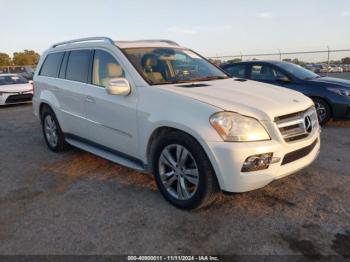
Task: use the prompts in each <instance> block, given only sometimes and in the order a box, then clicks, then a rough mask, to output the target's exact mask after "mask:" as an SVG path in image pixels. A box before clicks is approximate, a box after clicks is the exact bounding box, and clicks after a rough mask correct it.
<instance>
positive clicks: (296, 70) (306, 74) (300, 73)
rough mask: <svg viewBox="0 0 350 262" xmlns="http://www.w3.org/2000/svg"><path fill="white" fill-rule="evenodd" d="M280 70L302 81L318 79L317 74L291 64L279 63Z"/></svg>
mask: <svg viewBox="0 0 350 262" xmlns="http://www.w3.org/2000/svg"><path fill="white" fill-rule="evenodd" d="M280 66H281V68H283V69H284V70H286V71H287V72H289V73H290V74H292V75H293V76H295V77H297V78H299V79H302V80H310V79H314V78H318V77H320V76H319V75H318V74H315V73H314V72H312V71H310V70H308V69H305V68H304V67H301V66H300V65H296V64H292V63H281V64H280Z"/></svg>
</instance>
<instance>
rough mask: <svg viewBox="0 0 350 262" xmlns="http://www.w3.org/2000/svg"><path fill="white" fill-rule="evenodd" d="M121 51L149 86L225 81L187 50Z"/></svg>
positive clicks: (223, 76) (217, 71)
mask: <svg viewBox="0 0 350 262" xmlns="http://www.w3.org/2000/svg"><path fill="white" fill-rule="evenodd" d="M124 52H125V54H126V56H127V57H128V59H129V60H130V61H131V63H132V64H133V65H134V67H135V68H136V69H137V70H138V72H139V73H140V74H141V75H142V76H143V77H144V79H145V80H146V81H147V82H148V83H150V84H151V85H160V84H174V83H185V82H196V81H210V80H216V79H225V78H228V76H227V75H226V74H225V73H223V72H222V71H221V70H220V69H218V68H216V67H215V66H214V65H212V64H211V63H209V62H208V61H207V60H205V59H204V58H202V57H200V56H199V55H197V54H196V53H194V52H192V51H190V50H187V49H176V48H155V47H149V48H127V49H124Z"/></svg>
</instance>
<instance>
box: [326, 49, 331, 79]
mask: <svg viewBox="0 0 350 262" xmlns="http://www.w3.org/2000/svg"><path fill="white" fill-rule="evenodd" d="M330 52H331V51H330V49H329V46H328V45H327V54H328V58H327V76H328V73H329V59H330Z"/></svg>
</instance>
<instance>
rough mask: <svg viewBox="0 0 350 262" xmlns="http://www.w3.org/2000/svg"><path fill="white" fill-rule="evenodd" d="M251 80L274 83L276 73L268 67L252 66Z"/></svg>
mask: <svg viewBox="0 0 350 262" xmlns="http://www.w3.org/2000/svg"><path fill="white" fill-rule="evenodd" d="M251 79H253V80H256V81H274V80H276V72H275V70H273V68H272V67H271V66H270V65H253V66H252V72H251Z"/></svg>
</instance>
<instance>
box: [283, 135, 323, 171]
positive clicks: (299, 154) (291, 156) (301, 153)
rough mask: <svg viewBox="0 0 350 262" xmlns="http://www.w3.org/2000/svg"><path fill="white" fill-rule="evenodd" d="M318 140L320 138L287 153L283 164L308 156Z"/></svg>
mask: <svg viewBox="0 0 350 262" xmlns="http://www.w3.org/2000/svg"><path fill="white" fill-rule="evenodd" d="M317 141H318V139H317V138H316V140H315V141H314V142H313V143H312V144H311V145H309V146H307V147H303V148H301V149H298V150H296V151H293V152H290V153H288V154H286V155H285V156H284V158H283V160H282V164H281V165H286V164H288V163H291V162H294V161H296V160H298V159H300V158H303V157H305V156H307V155H308V154H310V152H311V151H312V150H313V149H314V148H315V146H316V144H317Z"/></svg>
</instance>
